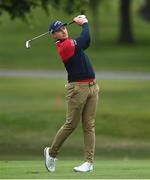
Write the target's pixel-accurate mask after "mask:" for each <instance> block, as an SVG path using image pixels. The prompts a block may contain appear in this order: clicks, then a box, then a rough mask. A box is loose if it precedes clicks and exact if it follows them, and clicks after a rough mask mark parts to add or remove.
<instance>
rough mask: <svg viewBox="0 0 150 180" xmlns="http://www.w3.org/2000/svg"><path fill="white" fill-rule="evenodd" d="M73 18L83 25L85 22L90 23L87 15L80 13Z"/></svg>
mask: <svg viewBox="0 0 150 180" xmlns="http://www.w3.org/2000/svg"><path fill="white" fill-rule="evenodd" d="M73 20H74V21H75V22H76V23H77V24H79V25H80V26H81V25H83V24H84V23H88V20H87V18H86V16H85V15H79V16H77V17H75V18H74V19H73Z"/></svg>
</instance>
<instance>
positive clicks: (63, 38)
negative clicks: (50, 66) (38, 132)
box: [44, 15, 99, 172]
mask: <svg viewBox="0 0 150 180" xmlns="http://www.w3.org/2000/svg"><path fill="white" fill-rule="evenodd" d="M73 20H74V22H75V23H76V24H77V25H80V26H82V32H81V34H80V36H79V37H77V38H76V39H72V38H69V37H68V32H67V29H66V24H65V23H62V22H61V21H54V22H53V23H52V24H50V26H49V31H50V33H51V36H52V37H53V38H54V39H56V46H57V51H58V53H59V55H60V57H61V60H62V62H63V64H64V66H65V68H66V71H67V74H68V83H67V84H66V86H65V88H66V100H67V113H66V122H65V123H64V125H63V126H62V127H61V128H60V129H59V130H58V132H57V134H56V136H55V137H54V139H53V141H52V144H51V146H50V147H46V148H45V149H44V156H45V166H46V168H47V170H48V171H50V172H54V171H55V160H56V156H57V155H58V152H59V150H60V148H61V146H62V145H63V143H64V141H65V140H66V139H67V138H68V137H69V135H70V134H71V133H72V132H73V131H74V130H75V128H76V127H77V125H78V124H79V122H80V120H81V121H82V126H83V134H84V151H85V159H84V162H83V164H81V165H80V166H77V167H74V168H73V169H74V171H76V172H89V171H92V170H93V160H94V151H95V114H96V107H97V102H98V93H99V86H98V84H97V83H96V79H95V72H94V70H93V68H92V65H91V63H90V60H89V58H88V56H87V55H86V54H85V52H84V50H86V49H87V48H88V47H89V45H90V34H89V27H88V20H87V18H86V17H85V16H84V15H79V16H77V17H75V18H74V19H73Z"/></svg>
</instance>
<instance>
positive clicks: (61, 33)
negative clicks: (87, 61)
mask: <svg viewBox="0 0 150 180" xmlns="http://www.w3.org/2000/svg"><path fill="white" fill-rule="evenodd" d="M52 37H53V38H55V39H60V40H63V39H67V38H68V31H67V28H66V26H62V27H61V28H59V29H58V30H57V31H55V32H54V33H52Z"/></svg>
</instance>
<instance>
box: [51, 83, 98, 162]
mask: <svg viewBox="0 0 150 180" xmlns="http://www.w3.org/2000/svg"><path fill="white" fill-rule="evenodd" d="M65 88H66V99H67V113H66V122H65V124H64V125H63V126H62V127H61V128H60V129H59V130H58V132H57V134H56V136H55V138H54V140H53V142H52V145H51V147H50V151H49V153H50V155H51V156H52V157H56V155H57V154H58V152H59V149H60V147H61V146H62V144H63V142H64V141H65V140H66V139H67V138H68V136H69V135H70V134H71V133H72V132H73V130H74V129H75V128H76V127H77V125H78V123H79V121H80V119H81V120H82V127H83V133H84V150H85V161H89V162H91V163H92V162H93V160H94V152H95V114H96V108H97V102H98V94H99V86H98V84H97V83H96V82H90V83H89V82H73V83H68V84H66V86H65Z"/></svg>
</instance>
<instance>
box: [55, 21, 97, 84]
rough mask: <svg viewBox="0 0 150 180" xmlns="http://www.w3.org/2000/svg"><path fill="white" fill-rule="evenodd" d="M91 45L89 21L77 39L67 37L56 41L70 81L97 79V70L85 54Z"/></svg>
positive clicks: (83, 26)
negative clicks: (95, 70)
mask: <svg viewBox="0 0 150 180" xmlns="http://www.w3.org/2000/svg"><path fill="white" fill-rule="evenodd" d="M89 45H90V33H89V27H88V23H84V24H83V25H82V32H81V34H80V36H79V37H77V38H76V39H71V38H67V39H65V40H58V41H56V46H57V51H58V53H59V55H60V57H61V59H62V62H63V63H64V66H65V68H66V70H67V73H68V82H77V81H84V80H85V81H86V80H91V79H93V80H94V79H95V72H94V70H93V67H92V65H91V63H90V60H89V58H88V56H87V55H86V54H85V52H84V50H86V49H87V48H88V47H89Z"/></svg>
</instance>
